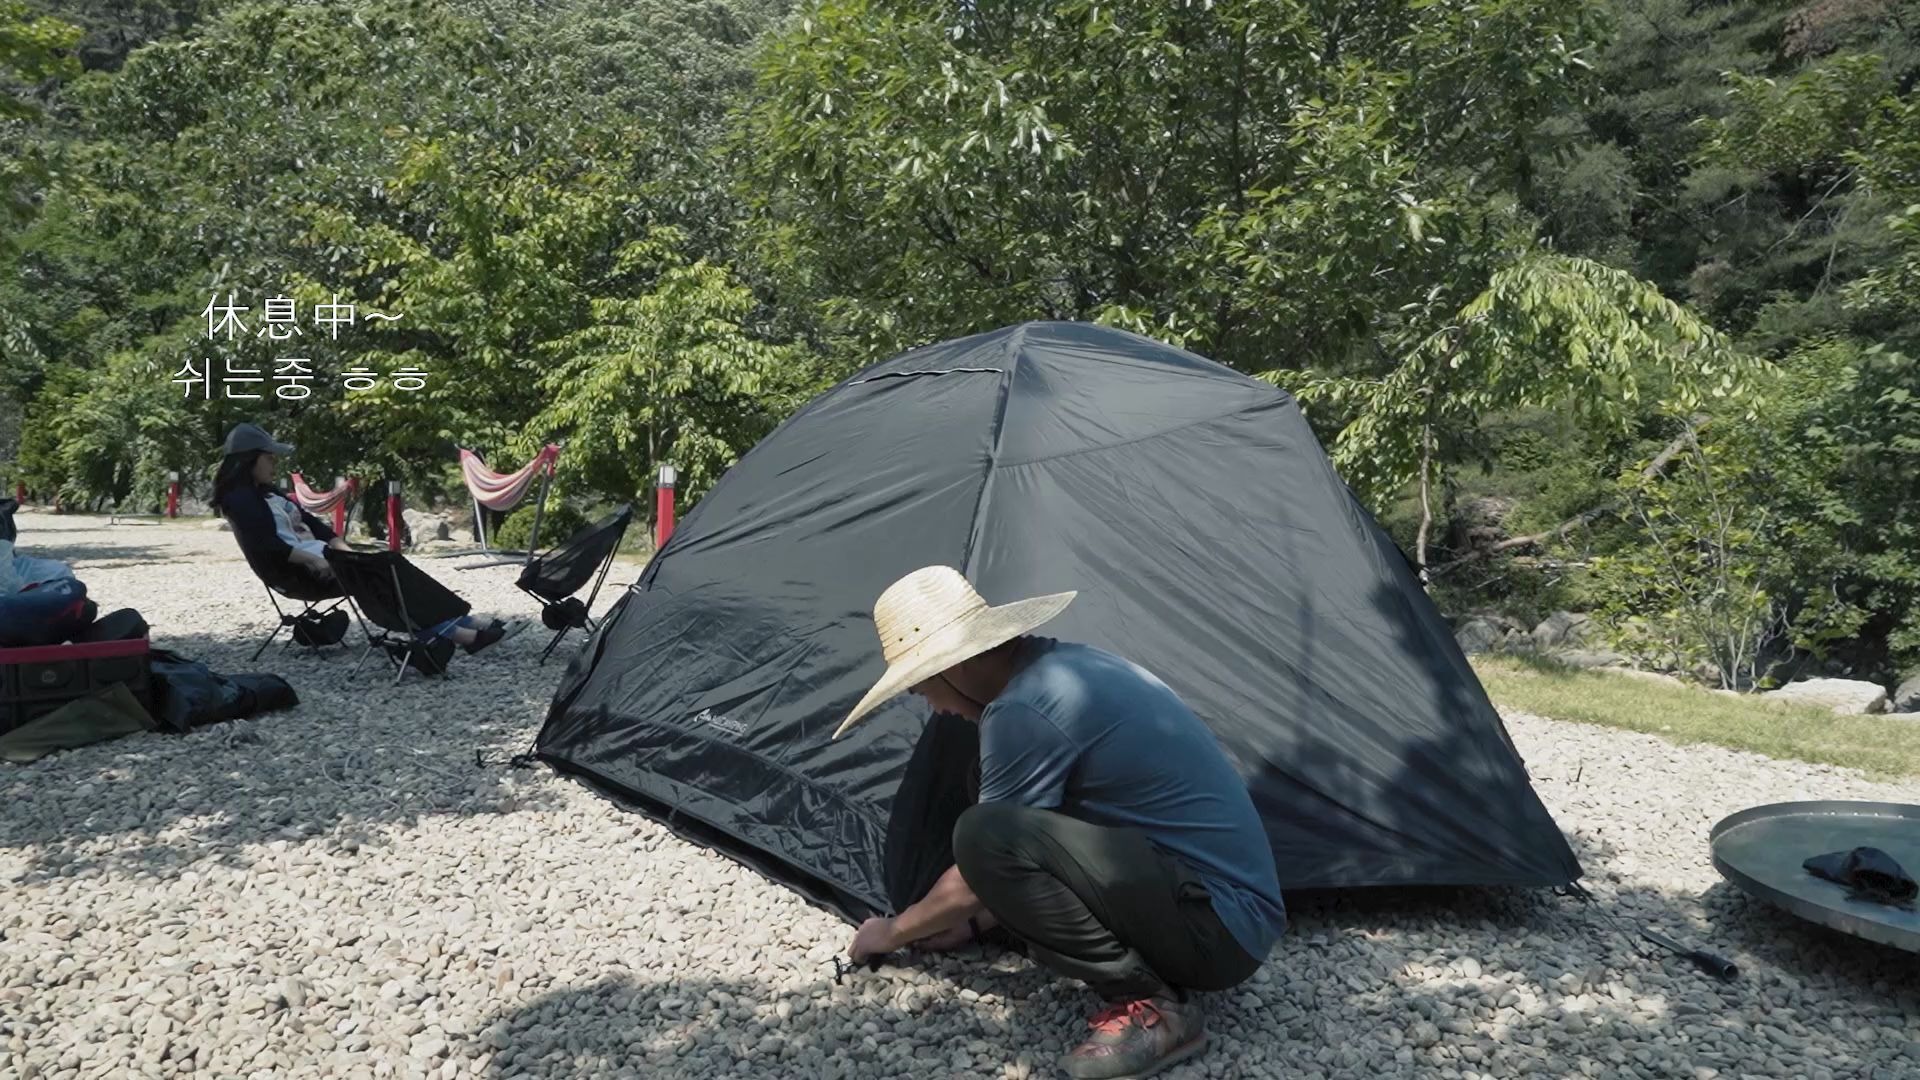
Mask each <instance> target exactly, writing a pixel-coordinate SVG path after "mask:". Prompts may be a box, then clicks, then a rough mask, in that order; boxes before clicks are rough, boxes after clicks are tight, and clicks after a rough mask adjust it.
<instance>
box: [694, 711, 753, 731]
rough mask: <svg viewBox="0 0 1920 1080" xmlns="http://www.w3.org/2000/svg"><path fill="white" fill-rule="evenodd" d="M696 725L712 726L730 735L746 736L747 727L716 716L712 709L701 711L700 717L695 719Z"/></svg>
mask: <svg viewBox="0 0 1920 1080" xmlns="http://www.w3.org/2000/svg"><path fill="white" fill-rule="evenodd" d="M693 722H694V723H696V724H711V725H713V726H714V727H717V728H719V729H720V730H721V731H724V732H726V733H727V734H729V735H745V734H746V733H747V725H746V724H744V723H742V722H740V721H738V720H735V719H732V718H731V717H728V716H727V715H725V714H724V713H723V714H717V715H716V714H715V713H714V711H713V710H712V709H701V710H700V715H698V716H696V717H694V718H693Z"/></svg>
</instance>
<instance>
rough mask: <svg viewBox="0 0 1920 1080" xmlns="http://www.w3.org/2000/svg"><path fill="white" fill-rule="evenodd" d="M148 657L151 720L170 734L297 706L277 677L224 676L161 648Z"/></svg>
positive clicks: (297, 700) (286, 685)
mask: <svg viewBox="0 0 1920 1080" xmlns="http://www.w3.org/2000/svg"><path fill="white" fill-rule="evenodd" d="M149 657H150V659H151V662H152V666H153V718H154V719H155V720H156V721H158V722H159V724H160V726H161V727H162V728H164V729H166V730H168V731H174V732H186V731H191V730H193V729H194V728H197V727H200V726H202V725H205V724H217V723H220V722H221V721H223V720H239V719H243V718H245V717H249V716H252V715H254V714H255V713H262V712H271V711H273V710H275V709H289V708H292V707H293V706H295V705H298V704H299V703H300V698H299V695H297V694H295V693H294V692H293V686H292V685H291V684H290V683H288V682H287V680H285V679H283V678H281V677H280V676H278V675H266V674H248V675H222V674H220V673H218V672H216V671H213V670H211V669H210V668H208V667H207V665H205V664H203V663H201V662H200V661H198V660H189V659H187V658H186V657H184V656H181V655H179V654H178V653H173V652H168V651H167V650H165V649H154V650H153V651H152V652H151V653H150V654H149Z"/></svg>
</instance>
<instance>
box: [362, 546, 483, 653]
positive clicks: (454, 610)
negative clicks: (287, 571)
mask: <svg viewBox="0 0 1920 1080" xmlns="http://www.w3.org/2000/svg"><path fill="white" fill-rule="evenodd" d="M327 565H328V566H331V567H333V573H334V576H335V577H336V578H338V579H339V580H340V586H341V587H342V588H343V589H345V590H346V593H347V601H348V603H349V605H350V606H352V608H353V610H354V614H355V615H356V616H357V617H358V618H359V619H360V628H361V630H363V631H365V633H366V635H367V649H366V652H363V653H361V654H360V659H359V660H358V661H356V662H355V663H354V665H353V670H354V671H356V672H357V671H359V670H360V665H361V664H364V663H366V662H367V653H371V652H372V651H373V650H374V649H375V648H376V647H377V648H380V649H383V650H385V652H386V655H387V660H388V661H389V662H391V663H393V664H394V665H395V666H396V667H397V668H399V670H398V671H397V672H395V674H394V676H393V683H394V685H395V686H398V685H399V684H400V680H401V678H402V677H403V676H405V675H406V673H407V668H408V667H409V666H411V665H412V664H413V660H414V655H415V654H416V653H419V654H420V655H421V656H422V657H423V658H424V659H426V660H427V661H428V663H427V665H426V666H427V667H428V668H434V669H438V672H439V674H440V677H441V678H445V677H446V674H447V669H446V664H445V662H444V661H441V660H436V659H433V657H432V655H431V653H429V652H427V651H426V646H425V644H424V643H422V642H421V641H420V639H419V638H418V637H417V636H416V635H418V634H421V633H424V632H425V631H426V630H428V629H429V628H431V627H434V626H437V625H438V624H440V623H443V622H446V621H447V620H448V619H457V618H459V617H460V616H462V615H465V614H467V613H469V612H471V611H472V610H473V605H472V604H469V603H467V602H466V601H465V600H462V599H461V598H460V597H459V596H458V595H457V594H455V593H454V592H453V590H451V589H449V588H447V587H446V586H445V585H442V584H440V583H439V582H437V581H435V580H433V578H431V577H429V576H427V572H426V571H424V570H422V569H420V568H419V567H417V566H415V565H413V564H412V563H410V562H408V561H407V560H406V558H405V557H404V556H402V555H401V554H400V553H399V552H397V551H341V550H339V549H338V548H328V549H327ZM368 623H372V624H373V625H375V626H377V627H379V628H380V629H379V630H378V631H375V630H371V629H368V627H367V624H368Z"/></svg>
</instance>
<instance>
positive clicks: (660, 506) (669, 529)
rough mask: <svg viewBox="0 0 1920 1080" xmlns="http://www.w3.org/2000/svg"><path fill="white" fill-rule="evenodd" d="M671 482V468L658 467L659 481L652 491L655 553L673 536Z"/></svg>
mask: <svg viewBox="0 0 1920 1080" xmlns="http://www.w3.org/2000/svg"><path fill="white" fill-rule="evenodd" d="M673 481H674V473H673V466H671V465H662V466H660V479H659V482H658V485H657V486H656V487H655V488H654V489H653V490H654V496H653V510H654V525H653V549H654V550H655V551H658V550H660V549H661V548H663V547H666V546H667V541H668V540H669V539H671V538H672V536H673Z"/></svg>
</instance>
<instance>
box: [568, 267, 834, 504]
mask: <svg viewBox="0 0 1920 1080" xmlns="http://www.w3.org/2000/svg"><path fill="white" fill-rule="evenodd" d="M682 242H683V238H682V237H681V236H680V235H679V234H678V233H676V232H675V231H673V230H670V229H659V230H656V231H655V232H654V233H653V234H652V235H650V236H648V237H647V238H646V239H644V240H636V241H634V242H632V243H629V244H627V245H625V246H624V247H623V248H622V249H621V251H620V253H619V255H618V258H617V260H616V266H617V270H618V272H619V273H621V274H622V275H629V276H631V277H633V278H635V279H638V280H640V281H643V282H645V284H644V285H641V286H639V287H637V288H635V289H632V290H630V291H629V292H627V293H626V294H625V295H620V296H611V297H606V298H601V299H596V300H595V301H594V302H593V318H592V322H591V323H590V324H589V325H587V326H585V327H583V328H581V329H579V330H577V331H575V332H573V333H571V334H569V335H567V336H565V337H562V338H559V339H557V340H555V341H553V342H550V343H549V344H548V345H547V346H546V347H545V350H546V352H548V353H549V354H550V355H551V356H552V357H553V358H554V361H555V362H554V365H553V367H552V369H551V370H550V371H549V372H548V373H547V374H546V375H545V376H544V377H543V378H542V379H541V382H540V388H541V391H542V396H543V398H544V400H545V402H546V405H545V407H544V408H543V409H542V410H541V411H540V413H539V414H538V415H537V416H536V417H535V418H534V420H533V422H532V424H531V429H532V430H536V431H552V432H554V433H556V434H557V435H559V436H560V437H563V438H566V439H567V440H569V441H568V446H567V451H566V453H565V454H564V455H563V456H562V458H561V461H560V476H561V477H562V478H563V479H565V480H572V479H574V478H578V479H579V481H581V482H583V484H584V486H587V487H589V488H591V489H592V490H596V491H624V492H640V491H644V490H646V489H647V487H648V485H649V484H650V483H651V477H652V475H653V470H654V466H655V465H657V464H659V463H662V462H672V463H674V464H675V466H676V467H677V468H678V469H679V471H680V473H681V475H682V477H683V480H681V481H680V483H681V484H683V485H684V486H685V487H687V488H689V489H691V490H692V491H695V492H698V491H702V490H704V489H706V488H707V487H710V486H711V485H712V483H713V481H715V480H717V479H719V477H720V474H721V473H722V472H724V471H725V470H726V468H727V467H728V466H729V465H731V464H732V463H733V460H734V459H735V458H736V457H737V456H738V455H739V452H740V448H741V447H742V446H743V445H747V444H750V442H751V441H752V440H753V439H754V438H756V437H757V436H758V434H760V433H762V432H765V431H766V430H768V429H769V428H770V427H771V425H772V424H773V423H775V422H777V421H778V419H779V418H780V417H782V416H784V415H785V414H786V412H787V411H789V410H791V409H792V408H796V407H798V405H800V404H801V403H802V402H801V401H800V400H797V399H795V398H792V397H790V396H788V395H785V394H782V393H779V392H778V391H779V388H780V382H779V379H778V377H777V374H776V373H777V372H778V371H779V370H780V369H781V367H782V366H783V364H784V363H785V361H787V359H788V358H789V356H790V355H791V350H787V349H780V348H775V347H771V346H768V345H764V344H762V343H760V342H758V341H756V340H754V339H753V338H752V337H751V336H750V335H749V334H748V333H747V332H746V330H745V328H744V327H743V326H742V321H743V320H744V319H745V318H746V316H747V314H748V312H750V311H751V310H752V307H753V297H752V296H751V295H750V294H749V293H748V291H747V290H746V289H745V288H743V287H741V286H740V285H738V284H736V283H734V282H732V281H730V280H729V278H728V275H727V272H726V269H725V268H724V267H720V266H715V265H711V264H709V263H707V262H706V261H704V260H701V261H697V262H693V263H688V262H687V261H686V260H685V259H684V258H683V257H682V256H681V254H680V250H679V247H680V244H681V243H682Z"/></svg>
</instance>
